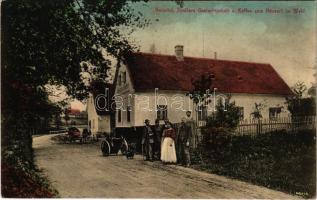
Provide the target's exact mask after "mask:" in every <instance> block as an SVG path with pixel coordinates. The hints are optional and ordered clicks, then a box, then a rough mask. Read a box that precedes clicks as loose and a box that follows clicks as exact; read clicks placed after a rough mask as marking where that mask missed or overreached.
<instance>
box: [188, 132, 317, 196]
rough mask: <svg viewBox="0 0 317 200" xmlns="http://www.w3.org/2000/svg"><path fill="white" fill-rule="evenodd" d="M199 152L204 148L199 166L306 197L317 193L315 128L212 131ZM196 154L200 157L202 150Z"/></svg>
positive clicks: (207, 135)
mask: <svg viewBox="0 0 317 200" xmlns="http://www.w3.org/2000/svg"><path fill="white" fill-rule="evenodd" d="M199 152H203V153H200V155H199V156H200V157H202V161H203V162H196V165H194V167H195V168H197V169H200V170H204V171H208V172H211V173H215V174H219V175H225V176H229V177H232V178H237V179H240V180H243V181H248V182H251V183H254V184H257V185H262V186H265V187H268V188H272V189H276V190H281V191H285V192H288V193H291V194H295V195H299V196H302V197H304V198H312V197H314V196H315V195H316V133H315V131H314V130H312V131H308V130H303V131H300V132H298V133H293V134H291V133H286V132H285V131H278V132H272V133H267V134H262V135H257V136H255V137H251V136H232V135H230V134H224V133H219V132H218V133H214V134H212V133H210V132H209V133H205V137H204V139H203V144H202V146H201V150H200V151H199ZM194 154H195V155H196V157H197V156H198V154H199V153H198V151H196V152H194ZM194 160H195V159H194ZM197 160H198V159H196V161H197ZM194 164H195V163H194Z"/></svg>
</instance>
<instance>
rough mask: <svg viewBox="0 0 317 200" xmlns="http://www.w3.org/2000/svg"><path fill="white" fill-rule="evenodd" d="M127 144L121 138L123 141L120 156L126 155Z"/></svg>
mask: <svg viewBox="0 0 317 200" xmlns="http://www.w3.org/2000/svg"><path fill="white" fill-rule="evenodd" d="M128 148H129V147H128V143H127V141H126V140H125V139H124V138H123V141H122V145H121V149H120V150H121V153H122V155H126V154H127V151H128Z"/></svg>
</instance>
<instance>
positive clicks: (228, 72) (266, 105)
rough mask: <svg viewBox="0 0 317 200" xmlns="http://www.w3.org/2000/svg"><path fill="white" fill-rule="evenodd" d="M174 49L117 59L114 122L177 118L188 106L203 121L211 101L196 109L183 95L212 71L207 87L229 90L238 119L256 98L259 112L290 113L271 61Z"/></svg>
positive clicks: (117, 124)
mask: <svg viewBox="0 0 317 200" xmlns="http://www.w3.org/2000/svg"><path fill="white" fill-rule="evenodd" d="M175 54H176V55H159V54H149V53H132V54H130V55H129V56H126V57H125V60H124V61H121V62H120V63H119V66H120V67H119V68H118V69H117V72H116V77H115V80H114V84H115V97H116V107H117V110H116V115H115V127H116V128H128V127H140V126H143V125H144V120H145V119H149V120H150V121H151V124H153V123H154V121H155V119H157V118H158V119H161V120H163V119H166V118H168V119H169V120H170V121H171V122H172V123H177V122H180V121H181V118H182V117H184V116H185V112H186V111H187V110H192V113H193V118H194V119H198V120H199V121H202V122H203V121H204V120H205V118H206V116H207V115H208V114H210V113H211V112H212V110H213V102H212V103H211V104H209V107H204V106H203V107H202V109H201V110H200V111H198V112H196V111H195V109H194V108H193V102H192V100H191V99H190V98H189V96H187V95H186V94H187V93H188V92H189V91H191V90H192V89H193V84H192V81H194V80H197V79H198V78H200V77H201V76H202V75H206V76H210V77H211V79H212V84H211V88H210V93H213V91H214V89H215V88H216V93H215V94H216V95H217V98H219V97H221V95H222V94H230V95H231V100H232V101H235V102H236V105H237V106H239V107H240V110H241V115H242V118H243V119H249V118H251V117H252V116H251V113H252V112H253V111H254V107H255V103H257V104H262V105H263V108H262V111H261V113H262V117H263V118H276V117H286V116H288V115H289V112H288V111H287V106H286V105H285V97H286V96H290V95H292V92H291V90H290V88H289V87H288V85H287V84H286V83H285V82H284V80H283V79H282V78H281V77H280V76H279V74H278V73H277V72H276V71H275V70H274V68H273V67H272V66H271V65H270V64H260V63H251V62H241V61H228V60H218V59H209V58H195V57H184V56H183V46H181V45H178V46H176V47H175ZM212 101H214V99H212ZM88 114H89V113H88Z"/></svg>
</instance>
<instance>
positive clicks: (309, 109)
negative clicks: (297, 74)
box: [286, 82, 316, 118]
mask: <svg viewBox="0 0 317 200" xmlns="http://www.w3.org/2000/svg"><path fill="white" fill-rule="evenodd" d="M306 90H307V87H306V86H305V84H304V83H303V82H297V83H296V84H295V85H294V86H293V87H292V91H293V92H294V96H291V97H287V98H286V104H287V108H288V110H289V111H290V113H291V114H292V117H293V118H296V117H301V116H312V115H316V102H315V96H314V95H311V96H310V97H304V96H303V94H304V93H305V92H306ZM313 90H314V89H311V91H310V93H312V94H313Z"/></svg>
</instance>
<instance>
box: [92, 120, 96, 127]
mask: <svg viewBox="0 0 317 200" xmlns="http://www.w3.org/2000/svg"><path fill="white" fill-rule="evenodd" d="M94 128H95V120H94V119H93V120H92V129H94Z"/></svg>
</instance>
